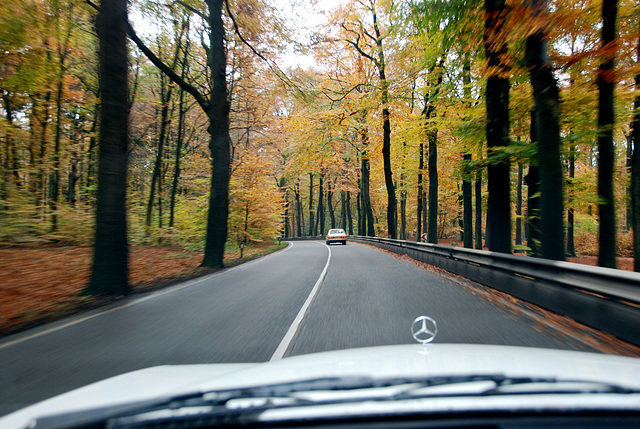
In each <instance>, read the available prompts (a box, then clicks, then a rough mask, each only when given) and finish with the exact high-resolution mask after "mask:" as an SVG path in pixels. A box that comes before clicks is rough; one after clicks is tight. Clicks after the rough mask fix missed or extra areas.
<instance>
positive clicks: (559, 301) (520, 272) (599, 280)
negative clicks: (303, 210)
mask: <svg viewBox="0 0 640 429" xmlns="http://www.w3.org/2000/svg"><path fill="white" fill-rule="evenodd" d="M315 239H318V238H315ZM349 240H351V241H356V242H362V243H368V244H372V245H374V246H376V247H380V248H382V249H385V250H389V251H391V252H394V253H398V254H402V255H407V256H409V257H411V258H413V259H416V260H418V261H422V262H426V263H428V264H430V265H434V266H436V267H439V268H442V269H444V270H447V271H449V272H451V273H454V274H458V275H461V276H463V277H466V278H468V279H470V280H473V281H476V282H478V283H480V284H483V285H486V286H489V287H491V288H493V289H497V290H500V291H502V292H506V293H508V294H510V295H513V296H515V297H518V298H520V299H523V300H525V301H528V302H531V303H533V304H535V305H538V306H540V307H543V308H546V309H548V310H551V311H554V312H556V313H559V314H563V315H565V316H568V317H571V318H573V319H575V320H577V321H579V322H581V323H584V324H586V325H588V326H591V327H593V328H596V329H600V330H603V331H605V332H608V333H610V334H613V335H615V336H617V337H619V338H622V339H623V340H626V341H628V342H630V343H633V344H635V345H638V346H640V273H634V272H629V271H620V270H614V269H610V268H600V267H592V266H587V265H581V264H575V263H571V262H558V261H550V260H547V259H540V258H532V257H526V256H516V255H509V254H504V253H497V252H489V251H485V250H475V249H465V248H460V247H451V246H443V245H437V244H429V243H417V242H411V241H401V240H392V239H388V238H378V237H360V236H349Z"/></svg>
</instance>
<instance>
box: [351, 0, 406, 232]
mask: <svg viewBox="0 0 640 429" xmlns="http://www.w3.org/2000/svg"><path fill="white" fill-rule="evenodd" d="M361 4H362V5H363V6H365V7H366V9H367V12H369V13H370V14H371V19H372V24H373V32H372V33H370V32H369V31H367V30H366V29H365V28H364V26H363V23H362V22H356V23H348V22H346V21H345V22H343V23H342V28H343V29H344V30H345V32H346V33H347V38H346V39H345V41H346V42H347V43H348V44H349V45H351V46H352V47H353V48H354V49H355V50H356V51H357V52H358V53H359V54H360V55H361V56H362V57H364V58H366V59H367V60H369V61H371V63H373V64H374V65H375V67H376V70H377V72H378V79H379V82H380V104H381V106H382V131H383V137H382V140H383V141H382V158H383V164H384V181H385V186H386V189H387V229H388V233H389V237H390V238H397V230H398V220H397V217H398V207H397V206H398V203H397V198H396V191H395V184H394V182H393V172H392V170H391V120H390V116H391V115H390V113H389V82H388V81H387V64H386V60H385V51H384V47H383V40H384V37H383V36H382V32H381V30H380V23H379V20H378V11H377V9H376V1H375V0H368V2H367V4H366V5H365V4H364V3H361ZM352 27H354V28H352ZM368 43H372V44H373V46H370V47H368ZM367 50H368V52H367Z"/></svg>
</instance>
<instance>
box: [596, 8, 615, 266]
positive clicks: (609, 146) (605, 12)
mask: <svg viewBox="0 0 640 429" xmlns="http://www.w3.org/2000/svg"><path fill="white" fill-rule="evenodd" d="M617 11H618V2H617V0H603V2H602V33H601V34H602V45H601V50H602V56H601V62H600V67H599V69H598V79H597V83H598V198H599V201H598V215H599V219H600V224H599V248H600V253H599V256H598V265H599V266H601V267H609V268H615V267H616V212H615V202H614V198H615V197H614V193H613V172H614V163H615V146H614V144H613V127H614V124H615V118H614V109H613V103H614V87H615V78H614V75H613V72H614V67H615V56H616V15H617Z"/></svg>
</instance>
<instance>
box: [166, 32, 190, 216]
mask: <svg viewBox="0 0 640 429" xmlns="http://www.w3.org/2000/svg"><path fill="white" fill-rule="evenodd" d="M188 28H189V20H186V21H185V22H183V25H182V29H183V31H184V30H186V31H188ZM176 52H177V51H176ZM188 52H189V39H188V38H187V42H186V46H185V47H184V54H183V57H182V65H181V68H182V70H181V73H180V77H181V78H182V79H184V78H185V76H186V74H187V68H188V57H187V54H188ZM176 58H177V55H176ZM185 114H186V108H185V105H184V89H182V88H180V93H179V96H178V131H177V135H176V152H175V158H174V168H173V180H172V183H171V196H170V201H169V228H172V227H173V224H174V221H175V207H176V194H177V192H178V182H179V181H180V174H181V172H182V171H181V166H180V160H181V159H182V145H183V141H184V116H185Z"/></svg>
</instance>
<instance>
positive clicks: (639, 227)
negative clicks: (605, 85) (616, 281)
mask: <svg viewBox="0 0 640 429" xmlns="http://www.w3.org/2000/svg"><path fill="white" fill-rule="evenodd" d="M636 64H640V37H638V49H637V53H636ZM636 91H637V94H638V95H636V99H635V101H634V103H633V107H634V111H635V113H634V115H633V124H632V125H631V136H632V140H633V155H632V166H631V204H632V205H633V210H632V212H631V214H632V218H633V222H632V223H633V259H634V264H633V270H634V271H637V272H640V73H638V74H637V75H636Z"/></svg>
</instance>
